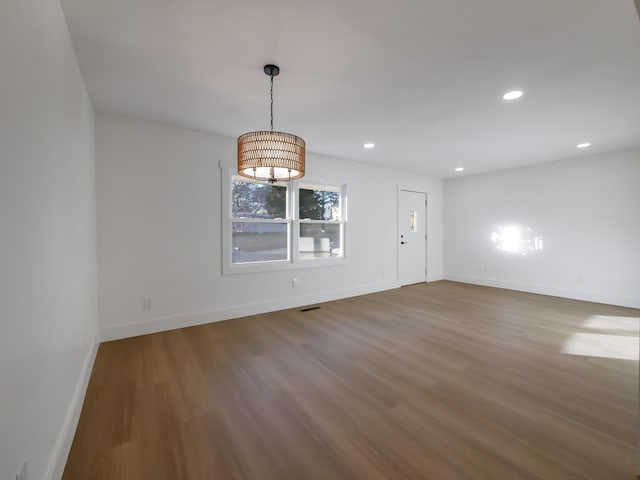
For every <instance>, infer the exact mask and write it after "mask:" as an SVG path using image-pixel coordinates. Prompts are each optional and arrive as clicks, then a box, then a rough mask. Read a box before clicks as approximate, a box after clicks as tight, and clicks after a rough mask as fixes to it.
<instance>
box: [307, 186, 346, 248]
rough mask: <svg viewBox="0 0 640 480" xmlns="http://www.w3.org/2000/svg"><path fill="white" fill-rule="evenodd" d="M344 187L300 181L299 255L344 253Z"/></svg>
mask: <svg viewBox="0 0 640 480" xmlns="http://www.w3.org/2000/svg"><path fill="white" fill-rule="evenodd" d="M340 200H341V189H340V188H339V187H329V186H326V185H308V184H304V183H302V184H299V187H298V219H299V227H300V228H299V237H298V258H300V259H305V258H322V257H341V256H342V243H343V241H342V236H343V230H344V222H343V221H342V206H341V202H340Z"/></svg>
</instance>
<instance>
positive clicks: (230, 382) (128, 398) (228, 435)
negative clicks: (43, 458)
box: [64, 281, 639, 480]
mask: <svg viewBox="0 0 640 480" xmlns="http://www.w3.org/2000/svg"><path fill="white" fill-rule="evenodd" d="M319 306H321V308H320V309H317V310H310V311H307V312H301V311H300V310H299V309H293V310H286V311H281V312H275V313H270V314H265V315H256V316H253V317H247V318H243V319H237V320H230V321H226V322H219V323H213V324H209V325H203V326H198V327H192V328H185V329H180V330H174V331H170V332H164V333H159V334H153V335H147V336H143V337H137V338H131V339H126V340H119V341H114V342H108V343H104V344H102V345H101V346H100V349H99V352H98V356H97V358H96V362H95V366H94V370H93V374H92V376H91V380H90V384H89V387H88V391H87V396H86V400H85V404H84V409H83V412H82V416H81V418H80V423H79V426H78V430H77V433H76V436H75V440H74V443H73V446H72V449H71V453H70V456H69V460H68V463H67V466H66V470H65V473H64V479H65V480H72V479H73V480H75V479H82V480H87V479H136V480H146V479H153V480H164V479H167V480H169V479H170V480H174V479H191V480H194V479H216V480H226V479H251V480H271V479H273V480H287V479H294V480H305V479H318V480H341V479H362V480H377V479H409V480H419V479H435V480H439V479H443V480H456V479H474V480H478V479H500V480H508V479H539V480H555V479H598V480H615V479H629V480H631V479H635V478H636V476H635V441H636V426H637V417H636V415H637V409H638V361H637V360H638V359H637V353H633V352H634V348H637V344H638V314H639V312H638V310H632V309H625V308H620V307H612V306H606V305H600V304H593V303H585V302H579V301H572V300H566V299H559V298H554V297H545V296H538V295H532V294H526V293H518V292H512V291H507V290H499V289H492V288H486V287H478V286H470V285H464V284H458V283H453V282H446V281H442V282H435V283H430V284H419V285H414V286H409V287H404V288H401V289H398V290H392V291H387V292H382V293H377V294H372V295H366V296H362V297H357V298H352V299H345V300H340V301H336V302H331V303H326V304H321V305H319ZM592 340H595V345H593V344H592V343H593V342H592ZM581 349H582V350H581ZM585 352H586V353H589V354H590V355H593V356H587V355H584V354H580V353H585ZM629 355H631V356H632V357H633V355H635V359H633V360H629V359H624V358H608V356H613V357H616V356H617V357H625V356H629Z"/></svg>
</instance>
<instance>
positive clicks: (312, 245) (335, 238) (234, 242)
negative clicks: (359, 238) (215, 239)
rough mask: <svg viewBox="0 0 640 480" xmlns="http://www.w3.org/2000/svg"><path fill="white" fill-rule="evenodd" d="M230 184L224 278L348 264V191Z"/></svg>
mask: <svg viewBox="0 0 640 480" xmlns="http://www.w3.org/2000/svg"><path fill="white" fill-rule="evenodd" d="M227 179H228V180H227V182H226V187H225V188H224V189H223V191H224V198H223V208H224V211H225V212H227V214H225V215H224V219H223V223H224V228H223V235H224V238H223V242H222V244H223V255H224V261H223V270H224V273H236V272H238V273H239V272H253V271H263V270H280V269H286V268H297V267H302V266H313V265H326V264H330V263H335V262H340V261H344V259H345V229H346V222H345V218H346V216H345V211H346V208H345V201H344V200H345V186H336V185H324V184H311V183H302V182H286V183H285V182H278V183H274V184H269V183H264V182H257V181H253V180H251V179H248V178H245V177H241V176H239V175H237V174H234V173H230V174H229V175H228V176H227Z"/></svg>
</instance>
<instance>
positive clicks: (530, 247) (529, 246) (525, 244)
mask: <svg viewBox="0 0 640 480" xmlns="http://www.w3.org/2000/svg"><path fill="white" fill-rule="evenodd" d="M489 240H491V241H492V242H493V243H494V244H495V246H496V248H497V249H498V250H500V251H501V252H505V253H512V254H520V255H527V254H528V253H531V252H535V251H537V250H542V249H543V248H544V243H543V237H542V236H536V235H535V234H534V233H533V229H532V228H531V227H521V226H520V225H516V224H512V225H506V226H502V225H499V226H498V228H497V229H496V231H494V232H493V233H492V234H491V236H490V237H489Z"/></svg>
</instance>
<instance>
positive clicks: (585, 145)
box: [576, 142, 591, 148]
mask: <svg viewBox="0 0 640 480" xmlns="http://www.w3.org/2000/svg"><path fill="white" fill-rule="evenodd" d="M590 146H591V144H590V143H589V142H584V143H579V144H577V145H576V147H578V148H589V147H590Z"/></svg>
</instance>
